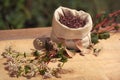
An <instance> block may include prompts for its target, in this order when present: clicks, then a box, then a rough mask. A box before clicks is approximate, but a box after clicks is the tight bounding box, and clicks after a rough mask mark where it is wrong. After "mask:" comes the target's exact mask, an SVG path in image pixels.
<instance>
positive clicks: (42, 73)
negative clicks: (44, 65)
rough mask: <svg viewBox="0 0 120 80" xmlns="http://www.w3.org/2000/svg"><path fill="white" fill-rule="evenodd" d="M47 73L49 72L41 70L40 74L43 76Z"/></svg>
mask: <svg viewBox="0 0 120 80" xmlns="http://www.w3.org/2000/svg"><path fill="white" fill-rule="evenodd" d="M46 71H47V70H46V69H43V70H39V72H40V74H41V75H44V74H45V72H46Z"/></svg>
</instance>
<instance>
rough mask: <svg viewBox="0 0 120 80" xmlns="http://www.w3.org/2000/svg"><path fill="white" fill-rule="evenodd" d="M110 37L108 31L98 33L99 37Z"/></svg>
mask: <svg viewBox="0 0 120 80" xmlns="http://www.w3.org/2000/svg"><path fill="white" fill-rule="evenodd" d="M109 37H110V34H109V32H103V33H100V34H99V39H107V38H109Z"/></svg>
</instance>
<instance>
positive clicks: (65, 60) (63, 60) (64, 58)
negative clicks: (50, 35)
mask: <svg viewBox="0 0 120 80" xmlns="http://www.w3.org/2000/svg"><path fill="white" fill-rule="evenodd" d="M59 61H60V62H63V63H65V62H67V61H68V59H67V57H65V56H62V58H61V59H60V60H59Z"/></svg>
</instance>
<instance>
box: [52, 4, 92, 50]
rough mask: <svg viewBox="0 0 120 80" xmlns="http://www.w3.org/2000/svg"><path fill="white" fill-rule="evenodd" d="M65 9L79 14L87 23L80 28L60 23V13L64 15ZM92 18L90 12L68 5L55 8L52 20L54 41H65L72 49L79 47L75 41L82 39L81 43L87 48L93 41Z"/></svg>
mask: <svg viewBox="0 0 120 80" xmlns="http://www.w3.org/2000/svg"><path fill="white" fill-rule="evenodd" d="M63 10H64V11H70V12H71V13H72V15H74V16H79V17H80V18H81V19H83V20H86V24H85V25H84V26H83V27H80V28H70V27H68V26H65V25H63V24H62V23H60V21H59V19H60V14H62V15H63ZM91 29H92V19H91V16H90V14H88V13H86V12H84V11H82V10H80V11H77V10H74V9H69V8H66V7H61V6H60V7H59V8H57V9H56V10H55V12H54V16H53V21H52V32H51V39H52V40H53V41H54V42H57V43H61V42H64V43H65V46H66V47H67V48H70V49H78V48H77V47H76V44H75V41H76V40H80V42H81V45H82V46H83V47H84V48H87V47H88V46H89V45H90V43H91V37H90V33H91Z"/></svg>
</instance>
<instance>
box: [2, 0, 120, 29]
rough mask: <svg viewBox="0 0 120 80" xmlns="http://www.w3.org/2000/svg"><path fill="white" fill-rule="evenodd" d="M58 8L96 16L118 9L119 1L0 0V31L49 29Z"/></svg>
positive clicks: (119, 6) (119, 7)
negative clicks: (61, 7)
mask: <svg viewBox="0 0 120 80" xmlns="http://www.w3.org/2000/svg"><path fill="white" fill-rule="evenodd" d="M59 6H64V7H69V8H73V9H76V10H84V11H86V12H88V13H90V14H91V16H92V18H93V20H94V18H95V16H96V15H97V14H101V13H111V12H113V11H116V10H119V9H120V0H0V30H4V29H19V28H35V27H50V26H51V24H52V17H53V13H54V11H55V9H57V8H58V7H59Z"/></svg>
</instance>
